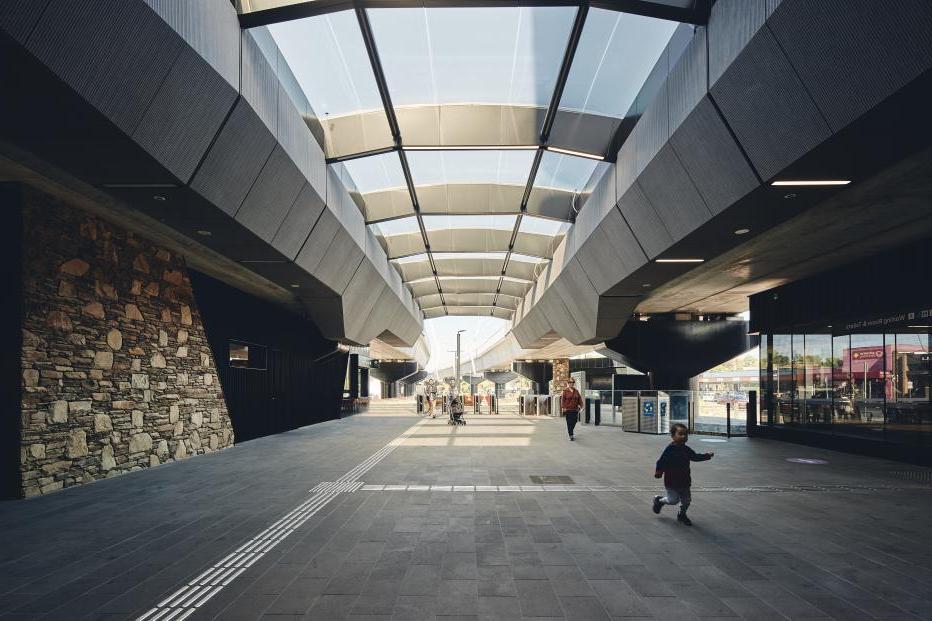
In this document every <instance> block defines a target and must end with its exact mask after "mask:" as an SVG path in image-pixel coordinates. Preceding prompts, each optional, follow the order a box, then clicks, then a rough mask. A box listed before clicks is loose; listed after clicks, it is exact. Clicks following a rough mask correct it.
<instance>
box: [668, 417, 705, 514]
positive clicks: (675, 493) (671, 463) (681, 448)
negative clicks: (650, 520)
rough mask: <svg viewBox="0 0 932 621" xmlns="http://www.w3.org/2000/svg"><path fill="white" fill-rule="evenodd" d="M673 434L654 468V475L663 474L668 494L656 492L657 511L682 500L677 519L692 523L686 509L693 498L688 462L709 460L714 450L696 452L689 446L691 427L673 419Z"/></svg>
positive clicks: (671, 430)
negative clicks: (663, 494)
mask: <svg viewBox="0 0 932 621" xmlns="http://www.w3.org/2000/svg"><path fill="white" fill-rule="evenodd" d="M670 436H671V437H672V438H673V441H672V442H670V444H668V445H667V448H665V449H664V450H663V453H662V454H661V455H660V459H658V460H657V467H656V468H655V469H654V478H657V479H659V478H660V477H663V486H664V488H666V490H667V494H666V496H654V513H660V509H662V508H663V505H675V504H679V505H680V512H679V514H678V515H677V516H676V519H677V521H678V522H682V523H683V524H685V525H686V526H692V522H691V521H690V519H689V518H688V517H686V510H687V509H688V508H689V503H690V501H691V499H692V497H691V494H690V493H689V488H690V486H692V478H691V476H690V473H689V462H691V461H708V460H710V459H712V456H713V455H715V453H697V452H696V451H694V450H692V449H691V448H689V447H688V446H686V441H687V440H688V439H689V429H687V428H686V425H683V424H682V423H673V426H672V427H670Z"/></svg>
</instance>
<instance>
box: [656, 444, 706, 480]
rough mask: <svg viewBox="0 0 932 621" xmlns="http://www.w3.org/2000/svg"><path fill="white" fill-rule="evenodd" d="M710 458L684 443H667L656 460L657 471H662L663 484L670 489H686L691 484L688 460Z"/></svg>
mask: <svg viewBox="0 0 932 621" xmlns="http://www.w3.org/2000/svg"><path fill="white" fill-rule="evenodd" d="M709 459H712V456H711V455H709V454H708V453H701V454H700V453H697V452H696V451H694V450H692V449H691V448H689V447H688V446H686V445H685V444H673V443H670V444H669V445H667V448H665V449H664V450H663V453H661V455H660V459H658V460H657V468H656V470H657V472H662V473H663V486H664V487H667V488H670V489H686V488H687V487H689V486H691V485H692V477H691V476H690V474H689V462H691V461H706V460H709Z"/></svg>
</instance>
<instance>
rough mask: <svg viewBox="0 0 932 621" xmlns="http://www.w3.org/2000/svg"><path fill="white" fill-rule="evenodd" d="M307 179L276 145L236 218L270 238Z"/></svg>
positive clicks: (262, 235)
mask: <svg viewBox="0 0 932 621" xmlns="http://www.w3.org/2000/svg"><path fill="white" fill-rule="evenodd" d="M305 183H306V182H305V180H304V176H303V175H302V174H301V173H300V172H299V171H298V169H297V168H296V167H295V165H294V162H292V161H291V159H290V158H289V157H288V154H287V153H285V150H284V149H283V148H282V147H281V145H278V146H276V147H275V149H273V150H272V155H271V157H269V159H268V161H267V162H266V163H265V166H263V167H262V172H260V173H259V176H258V178H256V182H255V183H253V185H252V188H250V190H249V194H247V195H246V200H244V201H243V205H242V206H241V207H240V209H239V211H237V212H236V220H237V221H238V222H240V223H241V224H243V225H245V226H246V228H248V229H249V230H250V231H252V232H253V233H255V234H256V235H258V236H259V237H260V238H261V239H263V240H265V241H267V242H271V241H272V238H273V237H275V233H276V232H277V231H278V227H279V226H281V223H282V221H283V220H284V219H285V215H287V213H288V210H289V209H291V206H292V205H293V204H294V202H295V199H296V198H297V197H298V192H300V191H301V188H302V186H303V185H304V184H305Z"/></svg>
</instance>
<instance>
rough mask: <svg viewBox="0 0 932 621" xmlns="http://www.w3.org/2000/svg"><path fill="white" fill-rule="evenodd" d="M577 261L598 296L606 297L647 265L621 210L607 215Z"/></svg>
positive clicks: (645, 258)
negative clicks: (607, 293) (605, 295)
mask: <svg viewBox="0 0 932 621" xmlns="http://www.w3.org/2000/svg"><path fill="white" fill-rule="evenodd" d="M576 259H577V260H578V261H579V264H580V265H581V266H582V268H583V269H584V270H585V272H586V274H587V275H588V276H589V280H590V281H591V282H592V284H593V286H594V287H595V289H596V291H597V292H598V293H599V294H604V293H605V292H606V291H608V290H610V289H611V288H612V287H613V286H615V284H617V283H618V282H619V281H621V280H622V279H624V278H625V277H627V276H628V275H629V274H631V273H632V272H634V271H635V270H636V269H638V268H639V267H641V266H642V265H644V264H645V263H646V262H647V257H646V256H645V255H644V251H643V250H641V246H640V245H639V244H638V242H637V239H635V237H634V234H633V233H632V232H631V229H630V227H629V226H628V223H627V222H625V220H624V218H623V217H622V216H621V212H620V211H619V210H618V209H612V211H610V212H609V213H608V215H606V216H605V218H604V219H603V220H602V223H601V224H600V225H599V228H598V229H596V230H595V232H593V234H592V236H591V237H589V239H588V240H586V243H585V245H584V246H583V247H582V248H581V249H580V250H578V251H577V252H576Z"/></svg>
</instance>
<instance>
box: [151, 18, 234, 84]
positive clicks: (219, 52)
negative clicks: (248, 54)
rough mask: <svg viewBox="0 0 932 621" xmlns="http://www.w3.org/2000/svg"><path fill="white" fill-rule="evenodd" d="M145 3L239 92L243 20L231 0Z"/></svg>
mask: <svg viewBox="0 0 932 621" xmlns="http://www.w3.org/2000/svg"><path fill="white" fill-rule="evenodd" d="M145 2H146V4H148V5H149V6H150V7H151V8H152V10H153V11H155V12H156V13H158V14H159V16H160V17H161V18H162V19H163V20H165V22H166V23H168V25H169V26H171V27H172V28H173V29H174V30H175V32H177V33H178V34H179V35H180V36H181V38H182V39H184V40H185V41H186V42H187V44H188V45H190V46H191V47H192V48H193V49H194V50H195V51H196V52H197V53H198V54H199V55H200V56H201V57H202V58H204V60H206V61H207V62H208V63H209V64H210V66H211V67H213V68H214V70H215V71H216V72H217V73H219V74H220V75H221V76H222V77H223V79H224V80H226V81H227V83H228V84H229V85H230V86H232V87H233V88H234V89H236V90H239V46H240V27H239V19H238V18H237V15H236V9H234V8H233V6H232V5H231V4H230V3H229V2H228V1H227V0H197V2H189V1H184V0H145Z"/></svg>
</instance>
